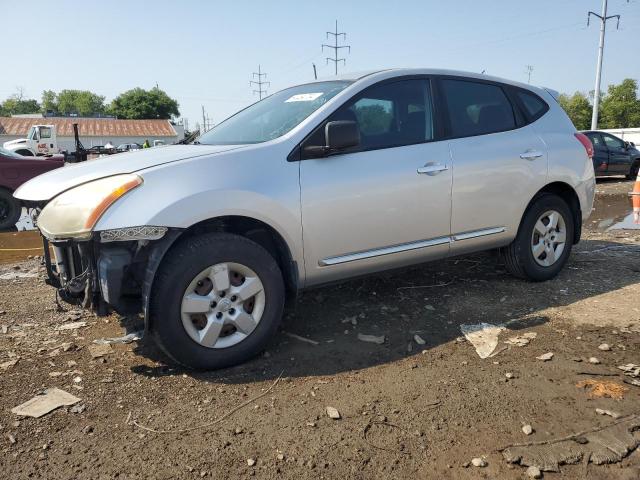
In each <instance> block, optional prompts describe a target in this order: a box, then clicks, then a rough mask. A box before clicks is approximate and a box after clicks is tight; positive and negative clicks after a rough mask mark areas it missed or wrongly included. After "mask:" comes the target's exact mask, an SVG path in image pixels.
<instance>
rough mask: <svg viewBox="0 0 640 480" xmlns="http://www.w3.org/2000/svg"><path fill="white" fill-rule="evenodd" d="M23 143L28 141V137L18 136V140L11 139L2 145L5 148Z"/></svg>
mask: <svg viewBox="0 0 640 480" xmlns="http://www.w3.org/2000/svg"><path fill="white" fill-rule="evenodd" d="M23 143H27V139H26V138H18V139H16V140H9V141H8V142H4V144H3V145H2V146H3V147H4V148H7V149H8V148H10V147H11V145H21V144H23Z"/></svg>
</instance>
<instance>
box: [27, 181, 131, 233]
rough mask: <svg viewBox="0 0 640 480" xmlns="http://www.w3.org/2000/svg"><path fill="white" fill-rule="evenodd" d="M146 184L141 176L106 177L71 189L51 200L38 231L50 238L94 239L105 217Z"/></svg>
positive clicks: (44, 210)
mask: <svg viewBox="0 0 640 480" xmlns="http://www.w3.org/2000/svg"><path fill="white" fill-rule="evenodd" d="M141 184H142V178H140V177H139V176H138V175H133V174H126V175H115V176H113V177H107V178H102V179H100V180H95V181H93V182H89V183H85V184H84V185H80V186H79V187H75V188H72V189H71V190H67V191H66V192H64V193H61V194H60V195H58V196H57V197H55V198H54V199H53V200H51V201H50V202H49V203H48V204H47V206H46V207H44V209H43V210H42V212H41V213H40V216H39V217H38V228H39V229H40V231H41V232H42V234H43V235H44V236H45V237H47V238H49V239H64V238H78V239H84V238H89V237H90V236H91V231H92V230H93V227H94V226H95V224H96V223H97V222H98V220H99V219H100V217H101V216H102V214H103V213H104V212H105V211H106V210H107V209H108V208H109V207H110V206H111V205H112V204H113V203H114V202H115V201H116V200H118V199H119V198H120V197H122V196H123V195H124V194H125V193H127V192H128V191H130V190H133V189H134V188H136V187H137V186H139V185H141Z"/></svg>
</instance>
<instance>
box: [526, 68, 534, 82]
mask: <svg viewBox="0 0 640 480" xmlns="http://www.w3.org/2000/svg"><path fill="white" fill-rule="evenodd" d="M532 72H533V65H527V83H531V73H532Z"/></svg>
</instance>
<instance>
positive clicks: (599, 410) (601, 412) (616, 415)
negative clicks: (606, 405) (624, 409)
mask: <svg viewBox="0 0 640 480" xmlns="http://www.w3.org/2000/svg"><path fill="white" fill-rule="evenodd" d="M596 413H597V414H598V415H609V416H610V417H613V418H620V414H619V413H616V412H612V411H611V410H603V409H602V408H596Z"/></svg>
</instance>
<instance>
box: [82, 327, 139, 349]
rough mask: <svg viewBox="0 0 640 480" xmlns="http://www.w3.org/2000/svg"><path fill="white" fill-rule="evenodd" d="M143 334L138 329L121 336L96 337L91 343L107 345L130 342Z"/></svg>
mask: <svg viewBox="0 0 640 480" xmlns="http://www.w3.org/2000/svg"><path fill="white" fill-rule="evenodd" d="M143 336H144V331H143V330H138V331H135V332H131V333H127V334H126V335H123V336H122V337H111V338H98V339H96V340H94V341H93V343H96V344H98V345H109V344H112V343H131V342H136V341H138V340H141V339H142V337H143Z"/></svg>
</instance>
